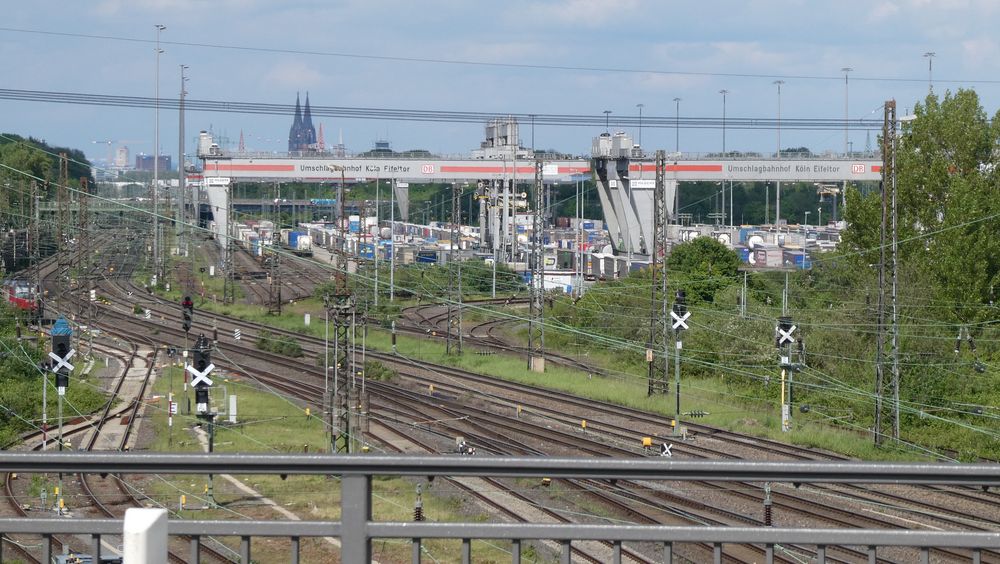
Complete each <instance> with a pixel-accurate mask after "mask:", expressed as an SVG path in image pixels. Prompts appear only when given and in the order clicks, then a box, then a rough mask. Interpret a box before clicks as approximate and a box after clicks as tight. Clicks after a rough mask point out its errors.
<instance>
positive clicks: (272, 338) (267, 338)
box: [257, 331, 302, 358]
mask: <svg viewBox="0 0 1000 564" xmlns="http://www.w3.org/2000/svg"><path fill="white" fill-rule="evenodd" d="M257 348H258V349H260V350H262V351H267V352H270V353H274V354H280V355H284V356H290V357H292V358H298V357H300V356H302V346H301V345H299V343H298V342H296V341H295V339H293V338H292V337H289V336H287V335H275V334H274V333H271V332H270V331H261V332H260V335H258V336H257Z"/></svg>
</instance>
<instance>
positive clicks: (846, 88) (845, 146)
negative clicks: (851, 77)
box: [840, 67, 854, 156]
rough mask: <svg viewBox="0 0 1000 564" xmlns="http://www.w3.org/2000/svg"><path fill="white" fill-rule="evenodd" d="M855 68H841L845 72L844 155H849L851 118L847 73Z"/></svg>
mask: <svg viewBox="0 0 1000 564" xmlns="http://www.w3.org/2000/svg"><path fill="white" fill-rule="evenodd" d="M853 70H854V69H852V68H851V67H844V68H842V69H840V72H842V73H844V155H845V156H846V155H847V152H848V151H847V120H848V119H850V118H849V117H848V115H849V114H848V111H847V101H848V99H849V98H848V94H849V86H850V84H849V81H848V78H847V75H848V73H850V72H851V71H853Z"/></svg>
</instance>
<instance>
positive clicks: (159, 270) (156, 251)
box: [152, 24, 167, 284]
mask: <svg viewBox="0 0 1000 564" xmlns="http://www.w3.org/2000/svg"><path fill="white" fill-rule="evenodd" d="M154 27H155V28H156V49H155V53H156V81H155V83H156V89H155V90H156V97H155V98H154V100H155V101H154V110H153V115H154V116H155V124H156V125H155V127H154V132H153V198H152V200H153V264H154V265H155V268H154V272H155V273H156V282H157V284H159V283H160V282H161V280H162V278H163V262H162V259H161V257H160V252H161V251H162V249H160V229H159V228H160V210H159V198H160V196H159V194H160V54H161V53H163V49H160V32H162V31H163V30H165V29H167V26H165V25H162V24H156V26H154Z"/></svg>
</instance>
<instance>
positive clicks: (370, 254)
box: [360, 243, 375, 259]
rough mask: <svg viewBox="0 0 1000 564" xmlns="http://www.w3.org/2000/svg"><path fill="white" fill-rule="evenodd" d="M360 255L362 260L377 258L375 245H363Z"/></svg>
mask: <svg viewBox="0 0 1000 564" xmlns="http://www.w3.org/2000/svg"><path fill="white" fill-rule="evenodd" d="M360 254H361V258H366V259H373V258H375V245H372V244H371V243H362V244H361V252H360Z"/></svg>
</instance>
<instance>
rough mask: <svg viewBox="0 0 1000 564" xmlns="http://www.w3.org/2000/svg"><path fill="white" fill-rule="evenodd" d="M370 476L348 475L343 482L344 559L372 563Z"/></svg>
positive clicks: (342, 549) (341, 499) (342, 526)
mask: <svg viewBox="0 0 1000 564" xmlns="http://www.w3.org/2000/svg"><path fill="white" fill-rule="evenodd" d="M371 493H372V480H371V476H368V475H358V474H346V475H344V476H343V478H342V479H341V481H340V507H341V511H340V524H341V531H342V537H341V539H340V543H341V548H340V560H341V562H371V559H372V545H371V539H369V538H368V522H369V521H371V518H372V497H371Z"/></svg>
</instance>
